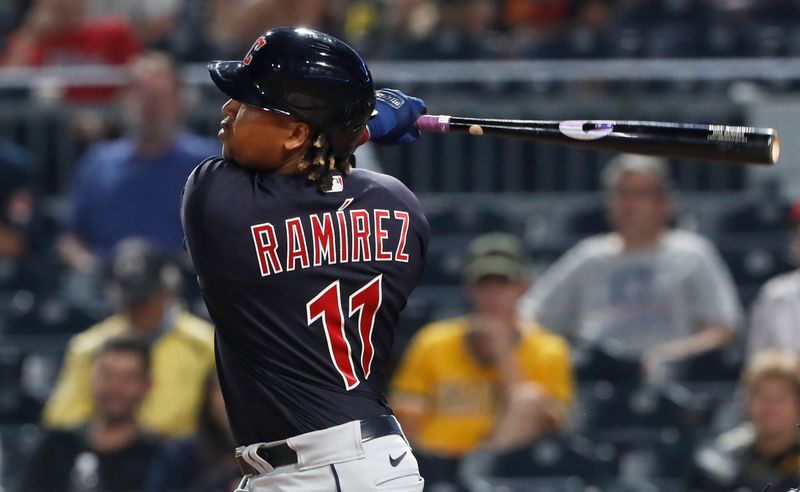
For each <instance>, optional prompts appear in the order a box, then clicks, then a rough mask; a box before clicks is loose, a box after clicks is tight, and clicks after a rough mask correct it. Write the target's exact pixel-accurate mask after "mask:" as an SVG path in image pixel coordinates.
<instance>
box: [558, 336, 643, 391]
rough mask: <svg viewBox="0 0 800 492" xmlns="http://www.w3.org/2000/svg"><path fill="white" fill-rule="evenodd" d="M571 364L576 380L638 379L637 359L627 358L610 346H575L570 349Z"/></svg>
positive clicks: (626, 380)
mask: <svg viewBox="0 0 800 492" xmlns="http://www.w3.org/2000/svg"><path fill="white" fill-rule="evenodd" d="M572 364H573V369H574V371H575V376H576V379H577V380H578V381H581V382H586V381H610V382H613V383H628V384H632V383H637V382H638V381H639V380H640V374H641V366H640V364H639V361H637V360H631V359H627V358H625V357H622V356H621V355H619V354H617V353H615V352H614V351H612V350H611V349H610V348H604V347H600V346H596V345H591V346H577V347H575V348H574V349H573V351H572Z"/></svg>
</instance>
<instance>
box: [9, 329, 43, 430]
mask: <svg viewBox="0 0 800 492" xmlns="http://www.w3.org/2000/svg"><path fill="white" fill-rule="evenodd" d="M23 360H24V354H23V353H22V351H20V350H19V349H18V348H16V347H14V346H10V345H4V346H2V347H0V425H6V424H17V425H19V424H24V423H31V422H37V421H38V420H39V414H40V412H41V404H40V403H39V402H38V401H36V400H35V399H34V398H32V397H31V396H30V395H28V394H27V393H26V392H25V389H24V387H23V385H22V364H23Z"/></svg>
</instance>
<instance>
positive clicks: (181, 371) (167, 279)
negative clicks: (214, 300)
mask: <svg viewBox="0 0 800 492" xmlns="http://www.w3.org/2000/svg"><path fill="white" fill-rule="evenodd" d="M112 270H113V271H112V279H113V289H114V291H115V292H116V294H117V297H118V300H119V301H120V305H121V312H120V313H119V314H115V315H113V316H111V317H109V318H108V319H106V320H104V321H102V322H100V323H98V324H97V325H95V326H93V327H91V328H89V329H87V330H86V331H84V332H82V333H79V334H78V335H75V336H74V337H73V338H72V340H71V341H70V344H69V347H68V349H67V353H66V357H65V361H64V366H63V368H62V370H61V374H60V376H59V379H58V382H57V384H56V388H55V390H54V392H53V394H52V395H51V397H50V399H49V401H48V402H47V405H46V406H45V410H44V423H45V424H46V425H47V426H49V427H55V428H68V427H75V426H78V425H81V424H83V423H84V422H86V421H87V420H88V419H89V418H90V417H91V415H92V413H93V408H92V407H93V404H92V396H91V389H90V384H89V379H90V373H91V366H92V360H93V358H94V357H95V355H96V354H97V353H98V352H99V350H100V349H101V348H102V347H103V345H104V343H105V342H106V341H107V340H109V339H111V338H113V337H115V336H118V335H120V334H124V333H134V334H138V335H141V336H142V337H143V338H145V339H147V340H149V341H150V343H151V353H152V380H153V383H152V387H151V390H150V392H149V393H148V395H147V397H146V398H145V400H144V402H143V403H142V405H141V407H140V408H139V412H138V415H137V418H138V421H139V423H140V424H141V425H142V426H143V427H144V428H146V429H147V430H149V431H151V432H154V433H156V434H159V435H161V436H164V437H179V436H184V435H187V434H190V433H192V432H193V431H194V430H195V428H196V427H197V423H198V416H199V412H200V408H201V407H202V404H203V394H204V391H205V381H206V379H207V377H208V375H209V372H210V371H213V370H214V330H213V327H212V326H211V325H210V324H209V323H207V322H205V321H203V320H202V319H200V318H197V317H195V316H193V315H191V314H190V313H188V312H186V311H184V310H183V309H181V308H180V307H178V306H177V304H176V302H175V297H176V293H177V290H178V288H179V285H180V274H179V272H178V271H177V268H176V267H175V266H173V265H171V264H169V263H168V262H166V261H165V259H164V258H163V257H162V256H161V255H160V254H159V253H158V252H157V251H156V250H155V249H154V248H153V247H152V246H150V245H149V244H147V243H145V242H143V241H140V240H127V241H123V242H122V243H120V245H119V247H118V248H117V253H116V255H115V257H114V260H113V265H112Z"/></svg>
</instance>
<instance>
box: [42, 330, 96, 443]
mask: <svg viewBox="0 0 800 492" xmlns="http://www.w3.org/2000/svg"><path fill="white" fill-rule="evenodd" d="M90 365H91V360H90V357H89V355H88V354H84V353H78V352H77V351H76V350H75V348H74V344H70V348H69V349H68V351H67V355H66V359H65V362H64V366H63V367H62V368H61V374H60V375H59V378H58V383H57V384H56V387H55V389H54V390H53V393H52V394H51V395H50V399H49V400H48V401H47V404H46V405H45V407H44V412H43V418H44V423H45V424H46V425H47V426H49V427H72V426H75V425H78V424H80V423H82V422H83V421H85V420H86V419H87V418H88V417H89V416H90V415H91V412H92V399H91V390H90V388H89V377H90Z"/></svg>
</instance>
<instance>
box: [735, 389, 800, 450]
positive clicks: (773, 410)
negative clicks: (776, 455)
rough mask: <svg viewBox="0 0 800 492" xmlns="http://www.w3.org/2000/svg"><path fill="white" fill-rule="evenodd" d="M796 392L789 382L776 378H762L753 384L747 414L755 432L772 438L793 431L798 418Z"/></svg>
mask: <svg viewBox="0 0 800 492" xmlns="http://www.w3.org/2000/svg"><path fill="white" fill-rule="evenodd" d="M799 398H800V395H798V394H797V390H796V389H795V388H794V387H793V386H792V383H791V382H789V381H787V380H785V379H783V378H778V377H764V378H762V379H761V380H760V381H758V382H756V383H755V385H754V386H753V389H752V392H751V394H750V398H749V400H748V402H747V413H748V415H749V417H750V421H751V422H752V423H753V427H754V428H755V430H756V433H757V434H758V435H759V436H762V437H773V436H781V435H786V434H789V433H792V432H795V431H796V430H795V426H796V425H797V422H798V421H800V399H799Z"/></svg>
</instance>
